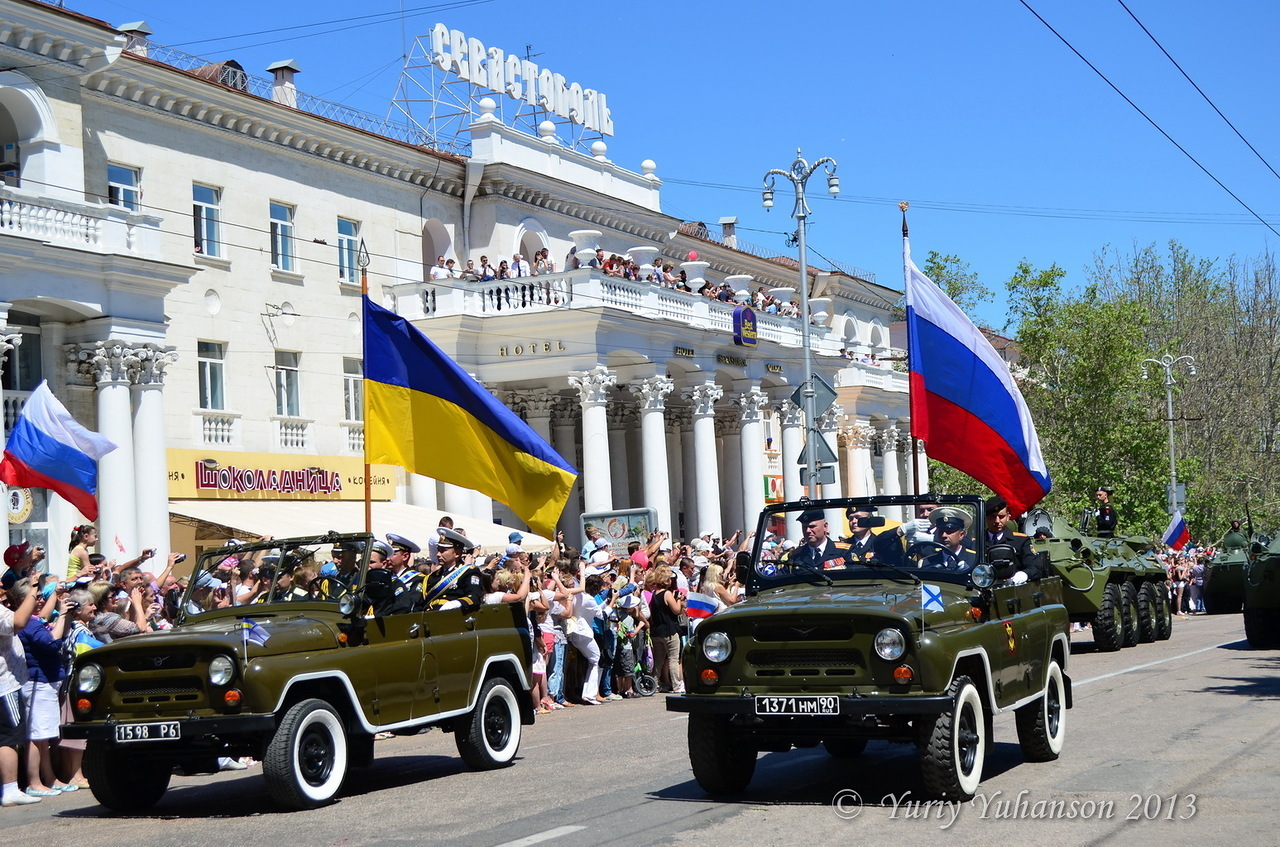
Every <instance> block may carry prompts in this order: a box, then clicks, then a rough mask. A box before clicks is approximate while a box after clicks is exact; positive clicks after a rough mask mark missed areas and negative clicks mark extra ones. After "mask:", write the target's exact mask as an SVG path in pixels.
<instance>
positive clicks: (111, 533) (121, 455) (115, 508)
mask: <svg viewBox="0 0 1280 847" xmlns="http://www.w3.org/2000/svg"><path fill="white" fill-rule="evenodd" d="M74 356H75V364H76V368H77V376H78V377H79V379H81V380H88V381H89V382H90V384H95V383H96V385H97V387H98V391H97V395H98V396H97V401H98V432H100V433H102V434H103V435H105V436H106V437H107V438H109V439H111V441H112V442H113V443H114V444H115V445H116V449H114V450H112V451H111V452H110V453H108V454H107V455H105V456H103V457H102V458H101V459H100V460H99V461H98V535H99V537H100V539H101V540H100V541H99V543H98V549H99V550H100V551H101V552H103V553H105V554H106V555H107V557H108V558H112V559H114V558H117V557H118V556H120V555H123V556H127V557H129V558H132V557H134V556H136V555H138V553H139V552H140V548H139V546H138V512H137V507H136V503H135V501H134V497H135V496H136V492H137V480H136V479H135V478H134V460H133V414H132V411H131V409H130V405H131V404H130V397H129V374H128V371H129V368H131V367H133V366H134V364H135V359H134V356H133V351H132V350H131V349H130V347H129V345H127V344H125V343H124V342H123V341H98V342H91V343H88V344H82V345H80V346H79V347H78V348H76V349H75V352H74ZM120 547H123V548H124V550H123V551H121V550H120Z"/></svg>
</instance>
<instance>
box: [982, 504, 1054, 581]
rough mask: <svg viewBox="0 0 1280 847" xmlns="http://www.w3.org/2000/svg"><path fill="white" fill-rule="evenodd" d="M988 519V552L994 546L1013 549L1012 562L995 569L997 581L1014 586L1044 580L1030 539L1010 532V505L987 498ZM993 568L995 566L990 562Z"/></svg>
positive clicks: (1038, 556) (1038, 559) (1038, 557)
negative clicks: (1003, 580) (1007, 582)
mask: <svg viewBox="0 0 1280 847" xmlns="http://www.w3.org/2000/svg"><path fill="white" fill-rule="evenodd" d="M986 515H987V550H988V551H990V550H991V547H992V546H993V545H995V544H1007V545H1008V546H1010V547H1012V548H1013V559H1012V560H1011V561H1010V562H1009V564H1008V565H1007V566H1006V567H1005V568H997V570H996V578H997V579H1007V580H1009V581H1010V582H1012V583H1013V584H1014V585H1021V584H1022V583H1024V582H1026V581H1027V580H1028V579H1039V578H1040V577H1041V576H1043V572H1042V568H1041V565H1040V554H1038V553H1036V551H1035V550H1033V549H1032V547H1031V539H1030V538H1027V536H1025V535H1023V534H1022V533H1021V532H1014V531H1013V530H1012V529H1010V528H1009V519H1010V518H1011V517H1012V515H1010V514H1009V503H1008V501H1006V500H1005V499H1004V498H1003V497H1001V496H999V495H996V496H995V497H988V498H987V503H986ZM993 564H994V562H993Z"/></svg>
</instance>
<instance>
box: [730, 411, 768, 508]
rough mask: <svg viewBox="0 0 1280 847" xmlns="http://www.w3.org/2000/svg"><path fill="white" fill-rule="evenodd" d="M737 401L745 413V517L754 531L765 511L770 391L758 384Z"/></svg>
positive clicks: (743, 486) (743, 500)
mask: <svg viewBox="0 0 1280 847" xmlns="http://www.w3.org/2000/svg"><path fill="white" fill-rule="evenodd" d="M735 402H736V403H737V405H738V409H739V412H740V414H741V415H742V434H741V436H740V439H739V440H740V444H739V448H740V449H741V451H742V521H743V529H745V530H747V531H748V532H750V531H751V530H753V529H755V526H756V523H757V522H758V521H759V519H760V513H761V512H762V511H764V410H765V408H766V407H767V406H768V405H769V395H767V394H765V393H764V391H762V390H761V389H760V386H758V385H756V386H752V388H751V390H750V391H746V392H744V393H743V394H742V396H740V397H739V398H738V399H737V400H736V401H735Z"/></svg>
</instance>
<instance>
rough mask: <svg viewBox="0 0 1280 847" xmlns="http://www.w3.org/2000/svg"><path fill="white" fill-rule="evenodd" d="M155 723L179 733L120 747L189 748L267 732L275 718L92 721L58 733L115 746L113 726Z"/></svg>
mask: <svg viewBox="0 0 1280 847" xmlns="http://www.w3.org/2000/svg"><path fill="white" fill-rule="evenodd" d="M156 723H176V724H178V726H179V727H180V730H181V734H180V736H179V737H178V738H175V739H173V740H172V741H159V740H157V741H154V742H143V743H141V744H138V743H124V744H122V746H128V747H150V746H153V745H154V744H164V745H168V744H181V745H190V744H192V743H193V742H202V741H208V740H209V738H210V737H211V736H217V735H220V736H230V735H246V734H250V733H256V732H269V731H272V730H274V729H275V728H276V719H275V716H274V715H218V716H216V717H207V718H206V717H194V718H179V719H177V720H164V719H157V718H147V719H145V720H139V721H120V720H107V721H92V722H85V723H65V724H63V725H62V727H61V729H60V732H61V734H62V737H63V738H86V739H89V740H91V741H106V742H107V743H109V744H116V743H118V742H116V727H117V726H120V725H122V724H156Z"/></svg>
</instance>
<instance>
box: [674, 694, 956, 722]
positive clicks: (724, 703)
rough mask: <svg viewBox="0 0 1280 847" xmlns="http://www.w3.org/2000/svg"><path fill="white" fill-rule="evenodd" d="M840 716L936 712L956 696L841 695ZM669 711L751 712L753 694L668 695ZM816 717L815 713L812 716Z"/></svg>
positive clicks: (950, 703)
mask: <svg viewBox="0 0 1280 847" xmlns="http://www.w3.org/2000/svg"><path fill="white" fill-rule="evenodd" d="M839 702H840V717H863V716H866V715H936V714H941V713H942V712H945V711H947V710H948V709H950V708H951V707H952V705H953V704H954V703H955V700H954V699H952V698H951V697H949V696H947V695H946V694H940V695H937V696H929V697H843V696H842V697H840V698H839ZM667 711H668V712H696V713H698V714H704V715H754V714H755V713H756V707H755V698H754V697H750V696H748V697H720V696H716V695H708V694H703V695H697V694H695V695H692V696H691V695H687V694H686V695H684V696H675V695H673V696H668V697H667ZM815 717H816V716H815Z"/></svg>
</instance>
